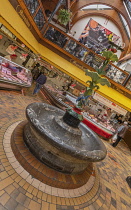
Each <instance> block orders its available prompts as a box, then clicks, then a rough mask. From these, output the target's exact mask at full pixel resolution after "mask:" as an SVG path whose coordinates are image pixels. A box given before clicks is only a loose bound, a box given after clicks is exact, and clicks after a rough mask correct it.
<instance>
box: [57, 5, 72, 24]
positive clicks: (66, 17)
mask: <svg viewBox="0 0 131 210" xmlns="http://www.w3.org/2000/svg"><path fill="white" fill-rule="evenodd" d="M70 16H71V12H70V11H68V10H67V9H60V10H59V11H58V21H59V22H60V23H61V24H62V25H65V26H66V25H67V23H68V22H69V21H70Z"/></svg>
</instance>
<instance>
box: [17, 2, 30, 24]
mask: <svg viewBox="0 0 131 210" xmlns="http://www.w3.org/2000/svg"><path fill="white" fill-rule="evenodd" d="M16 11H17V13H18V14H19V15H20V17H21V18H22V20H23V21H24V23H25V24H26V25H27V26H28V27H29V28H31V24H30V23H29V21H28V19H27V17H26V16H25V14H24V11H23V10H22V9H21V6H20V5H17V7H16Z"/></svg>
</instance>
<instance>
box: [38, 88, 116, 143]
mask: <svg viewBox="0 0 131 210" xmlns="http://www.w3.org/2000/svg"><path fill="white" fill-rule="evenodd" d="M41 91H42V92H43V93H44V94H45V95H46V97H47V98H48V99H49V100H50V102H51V103H52V104H53V105H55V106H57V107H59V108H61V109H63V110H65V109H66V108H67V107H74V105H75V103H76V102H75V100H76V97H75V96H73V95H72V94H71V93H69V92H64V95H63V92H62V91H59V90H56V89H55V88H53V87H51V86H50V85H48V84H46V85H45V86H43V88H42V90H41ZM83 116H84V120H83V121H82V122H83V123H84V124H86V125H87V126H88V127H89V128H91V129H92V130H93V131H94V132H96V133H97V134H98V135H99V136H100V137H102V138H104V139H106V140H108V139H110V138H111V137H112V135H113V133H114V132H115V130H114V129H113V128H112V127H111V125H109V124H108V125H107V124H104V123H103V124H102V122H101V123H100V122H99V123H97V122H95V121H94V119H93V118H92V117H91V116H90V115H87V114H86V113H83Z"/></svg>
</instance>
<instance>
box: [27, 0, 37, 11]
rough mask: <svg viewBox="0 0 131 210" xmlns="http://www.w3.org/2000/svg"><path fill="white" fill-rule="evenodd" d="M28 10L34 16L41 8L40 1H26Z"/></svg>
mask: <svg viewBox="0 0 131 210" xmlns="http://www.w3.org/2000/svg"><path fill="white" fill-rule="evenodd" d="M24 2H25V4H26V6H27V8H28V10H29V11H30V13H31V14H34V13H35V11H36V8H37V7H38V6H39V2H38V0H24Z"/></svg>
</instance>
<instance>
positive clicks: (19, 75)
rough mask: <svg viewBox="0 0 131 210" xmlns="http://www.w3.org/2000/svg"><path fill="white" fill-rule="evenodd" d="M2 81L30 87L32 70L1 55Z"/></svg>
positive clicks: (0, 78)
mask: <svg viewBox="0 0 131 210" xmlns="http://www.w3.org/2000/svg"><path fill="white" fill-rule="evenodd" d="M0 81H2V82H3V81H4V82H7V83H12V84H17V85H19V86H25V87H30V86H31V83H32V74H31V71H30V70H28V69H26V68H24V67H23V66H20V65H18V64H16V63H14V62H12V61H10V60H8V59H6V58H3V57H1V56H0Z"/></svg>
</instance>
